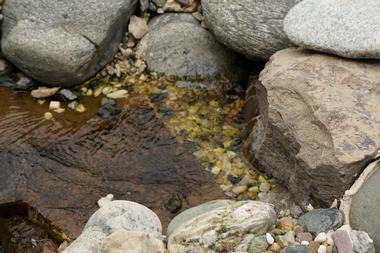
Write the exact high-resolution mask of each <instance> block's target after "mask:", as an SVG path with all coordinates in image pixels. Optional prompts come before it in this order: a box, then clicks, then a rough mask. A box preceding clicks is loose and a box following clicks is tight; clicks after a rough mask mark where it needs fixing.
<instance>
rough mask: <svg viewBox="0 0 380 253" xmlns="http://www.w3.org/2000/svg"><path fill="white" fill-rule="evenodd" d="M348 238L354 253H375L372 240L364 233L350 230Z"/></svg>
mask: <svg viewBox="0 0 380 253" xmlns="http://www.w3.org/2000/svg"><path fill="white" fill-rule="evenodd" d="M350 236H351V240H352V244H353V248H354V251H355V252H356V253H375V246H374V244H373V240H372V239H371V238H370V237H369V235H368V234H367V233H366V232H364V231H357V230H352V231H351V233H350Z"/></svg>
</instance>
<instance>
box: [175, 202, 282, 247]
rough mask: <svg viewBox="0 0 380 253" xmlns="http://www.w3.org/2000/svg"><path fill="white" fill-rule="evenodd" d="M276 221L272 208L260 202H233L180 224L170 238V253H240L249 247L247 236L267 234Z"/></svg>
mask: <svg viewBox="0 0 380 253" xmlns="http://www.w3.org/2000/svg"><path fill="white" fill-rule="evenodd" d="M275 219H276V215H275V212H274V210H273V207H272V206H271V205H268V204H265V203H261V202H256V201H240V202H233V203H232V204H229V205H228V206H224V207H223V206H222V207H219V208H216V209H212V210H210V211H208V212H204V213H203V214H201V215H198V216H196V217H194V218H192V219H190V220H187V221H186V222H184V223H182V224H181V225H179V226H178V227H177V228H176V229H175V230H174V231H173V232H171V234H170V235H169V238H168V250H169V252H170V253H180V252H199V253H201V252H204V253H206V252H207V253H217V252H223V251H226V252H233V251H238V250H237V249H240V248H241V244H242V242H244V243H245V244H246V245H247V246H248V245H249V244H247V243H246V242H247V240H245V239H246V238H247V236H248V237H251V236H252V235H263V234H265V233H266V232H267V231H268V229H269V228H270V227H271V226H272V225H273V224H274V222H275ZM251 240H252V239H251Z"/></svg>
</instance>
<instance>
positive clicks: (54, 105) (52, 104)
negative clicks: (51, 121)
mask: <svg viewBox="0 0 380 253" xmlns="http://www.w3.org/2000/svg"><path fill="white" fill-rule="evenodd" d="M60 108H61V102H59V101H50V104H49V110H56V109H60Z"/></svg>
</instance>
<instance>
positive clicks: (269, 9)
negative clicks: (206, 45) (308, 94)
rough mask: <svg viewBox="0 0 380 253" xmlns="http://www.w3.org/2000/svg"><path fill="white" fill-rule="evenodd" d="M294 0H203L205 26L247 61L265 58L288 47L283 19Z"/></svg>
mask: <svg viewBox="0 0 380 253" xmlns="http://www.w3.org/2000/svg"><path fill="white" fill-rule="evenodd" d="M297 2H298V0H269V1H268V0H267V1H261V0H203V1H202V9H203V15H204V17H205V21H206V24H207V27H208V28H209V29H210V30H211V31H212V33H213V34H214V35H215V36H216V38H217V39H218V40H219V41H220V42H221V43H223V44H225V45H226V46H228V47H229V48H232V49H233V50H235V51H236V52H239V53H241V54H243V55H245V56H247V57H248V58H249V59H251V60H258V59H264V60H266V59H268V58H269V57H270V56H271V55H272V54H274V53H275V52H276V51H279V50H281V49H284V48H288V47H290V46H291V42H290V41H289V39H288V38H287V36H286V35H285V33H284V32H283V28H282V26H283V24H282V23H283V19H284V17H285V15H286V14H287V13H288V11H289V10H290V9H291V8H292V7H293V6H294V5H295V4H296V3H297Z"/></svg>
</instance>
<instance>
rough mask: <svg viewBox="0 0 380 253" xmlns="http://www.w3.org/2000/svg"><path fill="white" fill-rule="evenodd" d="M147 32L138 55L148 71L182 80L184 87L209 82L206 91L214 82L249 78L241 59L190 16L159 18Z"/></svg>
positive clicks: (154, 20) (150, 24) (164, 16)
mask: <svg viewBox="0 0 380 253" xmlns="http://www.w3.org/2000/svg"><path fill="white" fill-rule="evenodd" d="M149 29H150V31H149V33H148V34H147V35H145V36H144V38H143V39H142V40H141V41H140V44H139V45H138V55H140V56H141V57H142V58H143V59H145V61H146V63H147V65H148V70H150V71H154V72H157V73H161V74H165V75H168V76H173V77H176V78H177V79H181V80H182V79H185V80H186V81H187V84H189V83H191V81H193V82H194V86H197V85H199V84H196V83H197V82H198V83H199V82H201V81H205V80H208V82H207V83H208V84H207V83H206V87H210V86H212V83H213V82H215V81H216V80H225V81H227V82H241V81H244V80H246V79H247V77H248V76H247V74H248V73H247V72H246V69H245V61H244V59H243V58H242V57H240V56H238V55H237V54H235V53H234V52H232V51H229V50H228V49H226V48H224V47H223V46H222V45H221V44H219V43H218V42H217V41H216V39H215V38H214V36H213V35H212V34H211V33H210V32H209V31H207V30H205V29H204V28H202V27H201V26H200V24H199V22H198V21H197V20H196V19H195V18H194V17H193V16H192V15H191V14H165V15H160V16H158V17H156V18H154V19H153V20H152V21H150V23H149ZM184 85H186V84H184ZM190 85H191V84H190Z"/></svg>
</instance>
